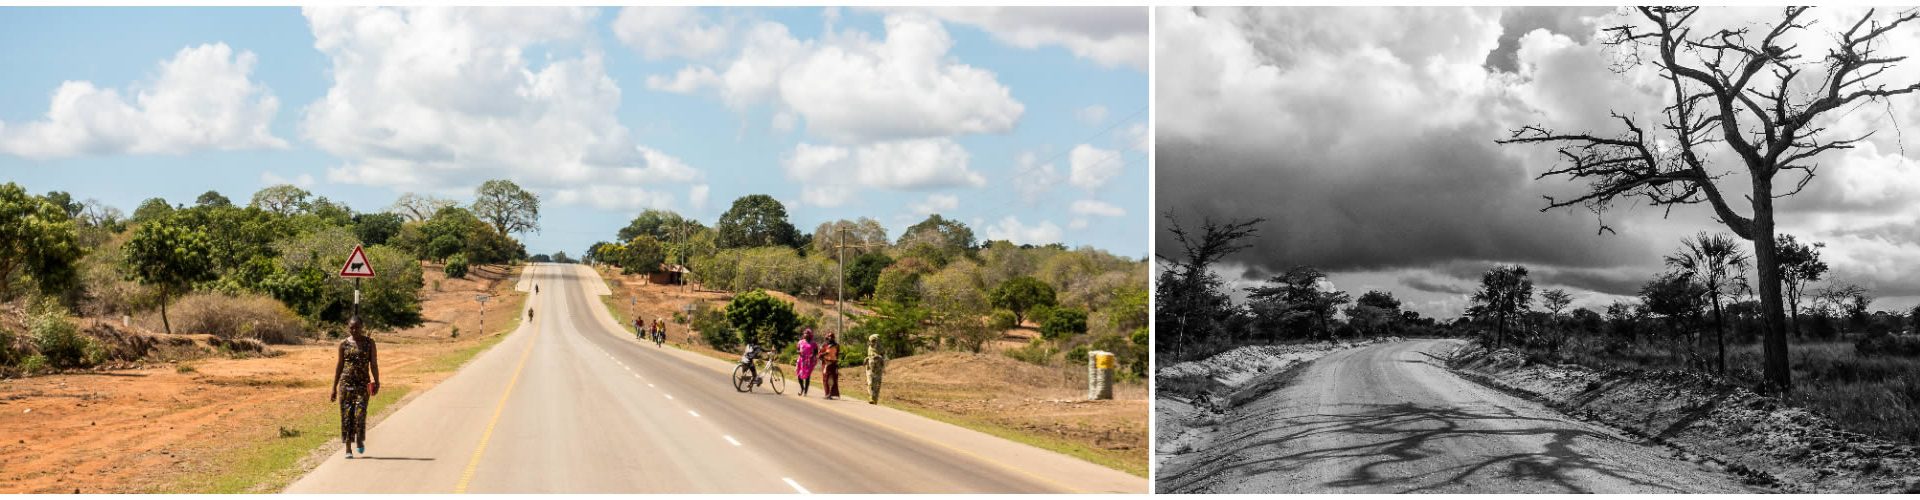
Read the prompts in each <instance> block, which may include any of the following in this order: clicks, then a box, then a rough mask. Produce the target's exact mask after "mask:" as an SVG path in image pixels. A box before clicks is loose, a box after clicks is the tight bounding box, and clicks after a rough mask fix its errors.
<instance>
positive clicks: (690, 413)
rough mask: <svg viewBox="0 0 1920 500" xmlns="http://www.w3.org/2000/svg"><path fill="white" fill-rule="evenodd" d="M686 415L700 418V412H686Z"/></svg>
mask: <svg viewBox="0 0 1920 500" xmlns="http://www.w3.org/2000/svg"><path fill="white" fill-rule="evenodd" d="M687 414H688V415H693V416H695V417H698V416H700V412H697V411H693V410H687Z"/></svg>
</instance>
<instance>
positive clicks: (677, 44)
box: [613, 6, 729, 59]
mask: <svg viewBox="0 0 1920 500" xmlns="http://www.w3.org/2000/svg"><path fill="white" fill-rule="evenodd" d="M613 35H614V37H616V38H619V39H620V43H624V44H626V45H627V46H628V47H632V48H633V49H634V50H637V51H639V52H640V55H642V56H644V57H646V58H647V59H665V58H669V57H678V58H685V59H697V58H701V57H706V56H709V55H713V54H716V53H719V52H720V51H721V50H723V49H726V48H727V39H728V35H729V30H728V29H727V27H726V26H723V25H720V24H716V23H714V22H713V21H711V20H709V19H707V17H706V16H705V15H703V14H701V13H700V11H699V10H698V9H695V8H693V7H681V6H657V7H627V8H623V9H620V15H619V16H617V17H615V18H614V20H613Z"/></svg>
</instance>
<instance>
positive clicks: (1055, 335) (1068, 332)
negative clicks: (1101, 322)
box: [1040, 309, 1087, 340]
mask: <svg viewBox="0 0 1920 500" xmlns="http://www.w3.org/2000/svg"><path fill="white" fill-rule="evenodd" d="M1082 333H1087V313H1086V312H1083V311H1080V310H1078V309H1056V310H1054V311H1053V313H1051V314H1048V315H1047V321H1046V322H1045V323H1041V325H1040V334H1041V335H1043V336H1046V337H1047V338H1048V339H1051V340H1060V339H1065V338H1071V337H1073V336H1075V335H1079V334H1082Z"/></svg>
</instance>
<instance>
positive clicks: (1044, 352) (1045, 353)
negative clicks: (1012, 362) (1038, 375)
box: [1007, 339, 1060, 365]
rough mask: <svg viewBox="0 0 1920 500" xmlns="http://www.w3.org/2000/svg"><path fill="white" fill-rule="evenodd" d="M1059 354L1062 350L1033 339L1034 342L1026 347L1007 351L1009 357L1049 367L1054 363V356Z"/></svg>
mask: <svg viewBox="0 0 1920 500" xmlns="http://www.w3.org/2000/svg"><path fill="white" fill-rule="evenodd" d="M1059 352H1060V350H1059V349H1054V348H1053V345H1052V344H1048V343H1047V342H1046V341H1044V340H1040V339H1033V341H1032V342H1028V343H1027V346H1026V347H1018V348H1013V349H1007V357H1009V358H1013V359H1017V360H1020V361H1025V362H1028V363H1033V364H1036V365H1049V364H1052V362H1053V355H1054V354H1057V353H1059Z"/></svg>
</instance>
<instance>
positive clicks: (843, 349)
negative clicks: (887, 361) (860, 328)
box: [840, 341, 867, 368]
mask: <svg viewBox="0 0 1920 500" xmlns="http://www.w3.org/2000/svg"><path fill="white" fill-rule="evenodd" d="M865 364H867V343H866V342H864V341H862V342H860V343H857V344H856V343H853V342H841V343H840V367H841V368H847V367H853V366H861V365H865Z"/></svg>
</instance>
